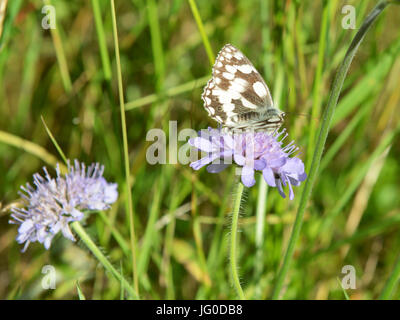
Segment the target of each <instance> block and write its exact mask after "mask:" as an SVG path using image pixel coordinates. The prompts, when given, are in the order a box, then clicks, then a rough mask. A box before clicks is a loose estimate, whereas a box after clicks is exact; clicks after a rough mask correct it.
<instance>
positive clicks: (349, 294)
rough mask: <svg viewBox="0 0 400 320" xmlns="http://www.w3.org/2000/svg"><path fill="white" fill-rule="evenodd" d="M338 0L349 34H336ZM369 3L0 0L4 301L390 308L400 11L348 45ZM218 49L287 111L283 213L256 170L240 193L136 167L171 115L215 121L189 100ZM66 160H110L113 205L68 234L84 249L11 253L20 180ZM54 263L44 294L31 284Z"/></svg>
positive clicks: (173, 168) (225, 184)
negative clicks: (352, 24)
mask: <svg viewBox="0 0 400 320" xmlns="http://www.w3.org/2000/svg"><path fill="white" fill-rule="evenodd" d="M393 2H395V1H393ZM45 4H51V5H53V6H54V7H55V9H56V13H57V16H56V17H57V23H56V29H50V30H45V29H43V28H42V26H41V21H42V18H43V17H44V14H42V13H41V9H42V7H43V5H45ZM345 4H351V5H353V6H354V9H355V13H356V29H344V28H343V27H342V19H343V17H344V16H345V14H343V13H342V12H341V10H342V7H343V6H344V5H345ZM375 5H376V3H375V1H350V2H347V1H346V3H345V2H344V1H339V0H338V1H309V2H308V1H307V2H300V1H253V0H251V1H244V0H239V1H221V2H206V1H195V0H188V1H184V0H176V1H171V2H159V1H155V0H146V1H144V0H133V1H117V2H116V3H115V10H114V2H113V1H98V0H92V1H90V2H88V1H44V2H43V1H39V0H34V1H30V2H23V1H8V4H7V8H6V10H7V11H6V17H5V20H4V22H3V30H2V34H1V36H0V82H1V83H2V84H3V85H2V86H1V89H0V114H1V116H0V157H1V158H2V161H0V170H1V175H0V195H1V198H0V222H1V223H0V230H1V233H0V274H1V275H2V276H1V277H0V298H6V299H21V298H25V299H66V298H72V299H94V298H95V299H125V298H140V299H195V298H196V299H237V298H239V297H241V298H246V299H271V298H283V299H377V298H382V299H388V298H394V299H398V298H399V297H400V290H399V288H398V286H397V282H398V278H399V274H400V262H399V261H400V260H399V259H398V256H399V250H398V249H397V248H398V247H399V244H400V242H399V237H398V232H399V230H400V218H399V213H400V209H399V208H400V198H399V197H398V194H399V193H400V184H399V176H400V166H399V161H398V159H399V155H400V149H399V144H398V143H396V142H397V140H398V137H399V129H400V127H399V118H400V117H399V114H400V113H399V111H400V108H399V107H400V78H399V77H398V74H399V73H400V59H399V52H400V32H399V30H398V28H396V27H397V21H398V20H399V19H400V7H399V6H396V5H391V6H390V9H389V10H388V9H385V10H384V11H383V12H382V13H381V14H380V15H379V17H377V18H376V21H374V24H373V25H372V26H371V28H370V29H369V30H368V32H367V33H366V34H365V38H364V39H363V41H362V43H361V44H360V40H361V39H362V37H361V38H360V34H361V33H362V32H363V31H365V29H364V27H362V23H363V21H364V19H365V18H366V16H367V15H368V13H369V12H371V10H372V9H373V8H374V7H375ZM353 39H355V40H354V41H355V42H353V45H351V43H352V40H353ZM226 43H232V44H234V45H235V46H237V47H238V48H239V49H241V50H242V51H243V52H244V53H245V54H246V55H247V57H248V58H249V59H250V60H251V61H252V62H253V64H254V65H255V67H256V68H257V69H258V70H259V71H260V72H261V74H262V75H263V76H264V78H265V80H266V82H267V83H268V85H269V87H270V89H271V92H272V95H273V98H274V101H275V103H276V104H277V105H278V106H279V107H280V109H281V110H283V111H285V112H287V116H286V119H285V127H286V128H287V131H288V133H289V137H288V138H287V139H290V140H292V139H293V140H295V141H296V144H297V145H298V146H299V147H300V153H299V155H298V156H299V157H300V158H302V160H303V161H304V162H305V163H306V172H307V173H308V174H309V179H308V180H307V181H306V183H303V184H302V186H300V187H295V190H294V191H295V199H294V200H293V201H290V200H288V199H282V198H281V197H280V195H279V194H278V192H277V190H276V189H275V188H269V187H267V185H266V183H265V182H264V180H263V179H262V177H260V176H257V177H256V178H257V184H256V185H255V186H254V187H251V188H246V196H245V199H244V200H243V199H241V198H240V197H239V198H237V196H238V191H237V188H238V187H237V179H238V178H237V176H236V175H235V172H234V171H235V169H234V168H233V167H232V168H229V169H227V170H225V171H223V172H221V173H219V174H210V173H208V172H206V170H205V169H202V170H200V171H193V170H192V169H191V168H189V166H188V165H187V164H179V163H178V164H158V165H151V164H149V163H148V162H147V160H146V151H147V148H148V147H149V146H150V145H151V144H152V143H153V142H152V141H146V134H147V132H148V131H149V130H150V129H152V128H161V129H163V130H164V132H166V143H167V145H169V143H170V140H169V138H170V136H171V134H172V133H171V132H169V120H176V121H177V123H178V130H180V129H184V128H193V129H195V130H200V129H203V128H205V127H207V126H213V127H215V126H216V124H215V123H214V122H213V121H212V120H211V119H209V118H208V117H207V113H206V112H205V110H204V108H203V107H202V101H201V99H200V95H201V91H202V87H203V86H204V85H205V83H206V82H207V80H208V78H209V77H210V74H211V67H210V65H212V64H213V62H214V59H215V54H216V53H217V52H218V50H219V49H220V48H221V47H222V46H223V45H224V44H226ZM358 45H360V46H359V47H358V51H357V53H356V55H355V56H354V59H353V61H352V63H351V66H350V61H351V59H350V60H349V54H350V55H353V54H354V53H355V49H357V46H358ZM349 48H350V50H349ZM346 53H347V55H346ZM351 58H353V56H351ZM342 61H344V63H343V64H342ZM343 65H345V67H346V68H349V69H348V73H347V76H346V71H347V70H345V69H346V68H345V69H343V68H342V69H341V68H340V66H343ZM337 72H339V80H336V81H334V79H335V75H336V74H337ZM336 79H338V78H336ZM338 81H339V82H338ZM341 82H342V83H341ZM342 84H343V86H342ZM340 87H342V88H341V90H340ZM336 102H337V105H336ZM335 107H336V108H335ZM328 133H329V135H328ZM290 140H289V141H290ZM55 141H57V143H55ZM171 143H172V142H171ZM183 144H184V142H178V148H179V147H181V146H182V145H183ZM63 154H64V156H63ZM313 155H314V160H313ZM169 157H170V153H168V154H167V159H168V158H169ZM64 158H69V159H75V158H76V159H79V160H80V161H84V162H86V163H90V162H100V163H102V164H104V165H105V168H106V169H105V174H104V175H105V177H106V178H107V180H109V181H116V182H118V184H119V188H118V190H119V194H120V196H119V199H118V201H117V203H116V204H114V205H113V207H112V209H111V210H108V211H104V212H99V213H97V214H92V215H90V216H89V217H88V218H87V219H86V220H85V221H84V222H83V223H82V224H75V225H74V226H73V229H74V231H75V232H76V234H77V235H78V237H79V238H80V239H81V240H80V241H79V242H78V243H72V242H70V241H69V240H66V239H64V238H62V237H58V238H56V240H55V241H53V244H52V247H51V249H50V250H49V251H46V250H45V249H44V248H43V246H41V245H38V244H31V245H30V247H29V249H28V250H27V252H25V253H21V252H20V249H21V245H19V244H17V243H16V241H15V236H16V232H17V228H16V227H15V226H14V225H9V224H8V220H9V209H10V206H12V205H17V204H18V203H19V200H20V199H19V195H18V193H17V192H18V189H19V186H20V185H22V184H25V183H26V182H30V181H31V180H32V174H33V173H35V172H38V171H40V170H41V167H42V166H44V165H46V166H47V167H48V168H52V167H54V166H55V164H56V163H57V162H58V163H60V164H61V165H63V162H64V161H65V159H64ZM318 165H319V166H318ZM64 169H65V168H64ZM50 171H51V172H52V173H54V171H53V170H50ZM235 190H236V191H235ZM239 191H240V192H239V194H241V193H242V191H243V190H239ZM240 200H242V205H240V203H241V201H240ZM82 226H83V227H82ZM236 228H237V230H236ZM232 231H233V236H234V237H232ZM236 231H238V232H236ZM239 231H240V232H239ZM88 243H89V247H88ZM232 244H234V246H232ZM284 257H286V258H284ZM99 262H100V264H99ZM108 263H109V264H108ZM49 264H50V265H53V266H54V267H55V268H56V271H57V275H58V280H57V286H56V289H55V290H44V289H43V288H42V287H41V280H42V277H43V274H42V273H41V270H42V267H43V266H44V265H49ZM345 265H352V266H354V268H355V270H356V289H343V288H342V287H341V285H340V284H341V279H342V278H343V277H344V274H342V268H343V266H345ZM103 266H105V268H106V270H108V271H106V272H105V271H104V269H103ZM232 272H233V273H234V274H233V277H232ZM235 273H236V274H235ZM338 279H339V281H338Z"/></svg>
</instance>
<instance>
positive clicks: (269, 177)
mask: <svg viewBox="0 0 400 320" xmlns="http://www.w3.org/2000/svg"><path fill="white" fill-rule="evenodd" d="M262 173H263V177H264V180H265V182H266V183H267V184H268V185H269V186H270V187H276V182H275V177H274V172H273V171H272V169H271V168H270V167H265V168H264V170H263V171H262Z"/></svg>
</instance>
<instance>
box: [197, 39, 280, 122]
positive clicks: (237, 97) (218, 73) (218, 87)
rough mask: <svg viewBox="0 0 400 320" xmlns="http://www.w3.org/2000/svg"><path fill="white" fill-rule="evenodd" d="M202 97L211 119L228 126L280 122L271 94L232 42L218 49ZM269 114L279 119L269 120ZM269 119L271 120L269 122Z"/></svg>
mask: <svg viewBox="0 0 400 320" xmlns="http://www.w3.org/2000/svg"><path fill="white" fill-rule="evenodd" d="M212 75H213V77H212V79H211V80H210V81H209V82H208V83H207V85H206V87H205V88H204V92H203V95H202V99H203V101H204V107H205V108H206V110H207V111H208V113H209V115H210V117H211V118H213V119H214V120H216V121H218V122H219V123H221V124H222V126H224V127H228V128H246V127H252V126H253V125H256V126H259V127H262V126H267V125H268V124H272V122H273V123H275V122H276V121H280V117H278V116H279V111H278V110H277V109H275V108H274V106H273V101H272V98H271V94H270V92H269V89H268V87H267V85H266V84H265V82H264V80H263V78H262V77H261V75H260V74H259V73H258V72H257V70H256V69H255V68H254V66H253V64H252V63H251V62H250V61H249V59H247V58H246V56H245V55H244V54H243V53H242V52H240V51H239V50H238V49H237V48H235V47H234V46H233V45H231V44H227V45H225V46H224V47H223V48H222V49H221V51H220V52H219V54H218V56H217V59H216V61H215V64H214V66H213V72H212ZM271 110H275V111H276V112H275V113H274V112H273V113H272V116H276V117H278V118H279V119H272V120H274V121H272V120H271V119H268V117H271V112H270V111H271ZM270 120H271V121H270Z"/></svg>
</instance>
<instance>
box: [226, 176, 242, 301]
mask: <svg viewBox="0 0 400 320" xmlns="http://www.w3.org/2000/svg"><path fill="white" fill-rule="evenodd" d="M243 191H244V185H243V184H242V183H241V182H239V183H238V186H237V189H236V195H235V196H236V199H235V202H234V208H233V212H232V225H231V238H230V251H229V260H230V267H231V276H232V283H233V286H234V287H235V290H236V293H237V294H238V296H239V298H240V299H241V300H244V299H245V297H244V293H243V290H242V287H241V285H240V280H239V276H238V271H237V255H236V243H237V240H236V237H237V235H238V221H239V213H240V205H241V202H242V198H243Z"/></svg>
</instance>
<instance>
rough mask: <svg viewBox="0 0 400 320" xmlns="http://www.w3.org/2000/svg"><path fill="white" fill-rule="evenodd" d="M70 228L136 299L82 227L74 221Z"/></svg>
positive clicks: (134, 294)
mask: <svg viewBox="0 0 400 320" xmlns="http://www.w3.org/2000/svg"><path fill="white" fill-rule="evenodd" d="M71 227H72V229H73V230H74V231H75V232H76V233H77V234H78V236H79V238H80V239H81V240H82V241H83V242H84V243H85V245H86V246H87V247H88V248H89V250H90V251H91V252H92V253H93V254H94V256H95V257H96V258H97V260H99V261H100V263H101V264H102V265H103V266H104V268H105V269H106V270H107V271H108V272H110V273H111V274H112V275H113V276H114V277H115V279H117V280H118V281H119V282H120V283H121V285H122V286H123V287H124V289H125V290H126V291H127V292H128V293H129V295H130V296H131V297H132V298H133V299H137V294H136V291H135V290H134V289H133V288H132V286H131V285H130V284H129V282H128V281H127V280H126V279H125V278H124V277H123V276H122V275H121V273H119V272H118V271H117V269H115V268H114V266H113V265H112V264H111V262H110V261H108V259H107V258H106V256H105V255H104V254H103V253H102V252H101V250H100V249H99V248H98V247H97V246H96V244H95V243H94V242H93V240H92V239H91V238H90V237H89V235H88V234H87V233H86V231H85V229H84V228H83V227H82V225H81V224H80V223H79V222H78V221H75V222H72V223H71Z"/></svg>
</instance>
